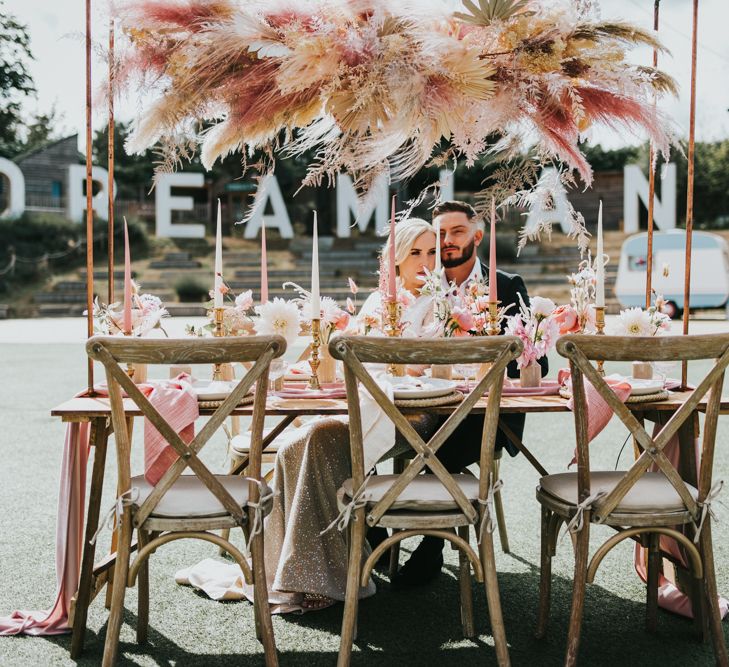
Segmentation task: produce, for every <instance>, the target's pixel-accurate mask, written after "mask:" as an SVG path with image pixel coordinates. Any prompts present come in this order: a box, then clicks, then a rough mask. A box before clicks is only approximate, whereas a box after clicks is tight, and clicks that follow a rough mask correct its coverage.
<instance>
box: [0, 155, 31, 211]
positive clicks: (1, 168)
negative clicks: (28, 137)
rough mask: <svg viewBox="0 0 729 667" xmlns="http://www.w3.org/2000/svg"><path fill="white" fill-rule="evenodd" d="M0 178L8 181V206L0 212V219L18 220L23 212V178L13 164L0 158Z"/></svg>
mask: <svg viewBox="0 0 729 667" xmlns="http://www.w3.org/2000/svg"><path fill="white" fill-rule="evenodd" d="M0 176H5V178H7V179H8V184H9V186H10V187H9V188H8V189H7V198H8V205H7V207H6V208H5V210H4V211H0V218H19V217H20V216H21V215H23V212H24V211H25V177H24V176H23V172H22V171H20V167H18V165H17V164H15V162H11V161H10V160H6V159H5V158H4V157H0Z"/></svg>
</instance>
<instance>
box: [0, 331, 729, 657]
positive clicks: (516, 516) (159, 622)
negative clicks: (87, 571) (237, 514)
mask: <svg viewBox="0 0 729 667" xmlns="http://www.w3.org/2000/svg"><path fill="white" fill-rule="evenodd" d="M0 357H1V358H2V364H1V367H2V370H3V383H2V386H3V388H2V392H1V393H0V396H1V397H2V400H1V401H0V461H1V464H0V503H1V505H0V506H1V507H2V511H1V512H0V536H1V537H0V615H3V614H6V613H9V612H10V611H11V610H13V609H17V608H21V609H46V608H48V607H49V606H50V604H51V602H52V599H53V595H54V591H55V565H54V549H55V521H56V516H55V515H56V499H57V493H58V469H59V466H60V459H61V451H62V446H63V435H64V425H63V424H61V423H60V421H59V420H58V419H54V418H51V417H50V416H49V412H50V409H51V408H52V407H53V406H54V405H56V404H58V403H60V402H61V401H63V400H65V399H66V398H68V397H70V396H71V395H72V394H73V393H74V392H75V391H77V390H78V389H79V388H81V387H83V386H84V383H85V381H86V370H85V368H86V367H85V357H84V354H83V347H82V345H80V344H79V345H67V344H55V345H17V344H4V345H3V346H2V349H1V350H0ZM562 365H563V364H562V363H560V361H558V359H557V358H556V357H554V356H553V357H552V368H553V369H556V368H558V367H559V366H562ZM705 368H706V366H705V365H704V366H702V365H699V364H696V365H695V367H694V366H693V365H692V367H691V376H692V377H696V376H697V375H698V374H700V373H701V372H702V370H705ZM552 374H554V371H553V373H552ZM151 376H154V372H152V373H151ZM99 378H100V376H99ZM728 427H729V420H728V419H727V418H726V417H722V418H721V419H720V421H719V435H718V442H717V456H716V465H715V479H722V478H729V474H728V473H729V428H728ZM135 431H136V436H137V439H136V441H135V452H134V458H135V460H134V465H135V466H136V469H137V470H138V469H140V468H141V455H142V447H141V441H140V437H141V431H142V429H141V428H137V429H136V430H135ZM626 436H627V432H626V430H625V428H624V427H622V425H620V423H619V422H618V420H617V419H614V420H613V421H612V422H611V423H610V425H609V426H608V428H606V430H605V431H604V432H603V433H602V434H601V435H600V436H599V437H598V438H597V439H596V441H595V442H594V443H593V445H592V451H593V455H594V458H593V461H594V466H595V467H596V468H597V467H604V468H613V467H615V463H616V459H617V457H618V454H619V452H620V449H621V446H622V445H623V443H624V442H625V439H626ZM525 442H526V444H527V445H528V446H530V447H531V448H532V449H533V451H534V452H535V453H536V454H537V455H538V456H539V458H540V459H541V460H542V461H543V463H544V464H545V466H546V467H547V469H548V470H550V471H555V472H556V471H560V470H564V469H565V466H566V464H567V463H568V462H569V460H570V458H571V454H572V449H573V446H574V445H573V443H574V430H573V421H572V417H571V415H569V414H556V415H554V414H552V415H550V414H544V415H539V416H535V415H531V416H529V417H528V419H527V426H526V432H525ZM631 458H632V452H631V447H630V446H628V447H626V448H625V449H624V451H623V452H622V456H621V458H620V464H621V467H623V468H624V467H626V466H628V465H629V463H630V460H631ZM204 459H205V460H206V461H207V463H208V464H209V465H210V466H211V467H214V468H215V469H217V470H220V471H223V470H224V469H225V442H224V438H223V436H222V435H220V436H219V437H217V439H215V440H214V441H213V442H212V443H211V444H210V445H209V447H208V448H207V449H206V450H205V451H204ZM115 474H116V473H115V467H114V450H113V447H111V448H110V450H109V465H108V469H107V472H106V480H105V493H104V500H103V509H106V508H107V507H109V506H110V505H111V503H112V501H113V490H114V480H115ZM502 476H503V478H504V482H505V486H504V490H503V494H504V500H505V506H506V519H507V525H508V532H509V540H510V543H511V551H512V553H511V555H505V554H503V553H501V550H500V547H499V544H498V536H496V535H495V536H494V537H495V540H496V551H497V564H498V571H499V585H500V589H501V599H502V604H503V609H504V618H505V622H506V631H507V637H508V640H509V645H510V651H511V660H512V664H514V665H559V664H561V663H562V661H563V658H564V648H565V640H566V630H567V624H568V619H569V608H570V599H571V572H572V556H571V547H570V540H569V538H565V539H564V540H562V541H561V542H560V543H559V545H558V553H557V557H556V558H555V559H554V566H553V570H554V580H553V592H552V611H551V616H550V626H549V632H548V635H547V637H546V638H545V639H544V640H541V641H540V640H536V639H535V638H534V636H533V631H534V626H535V622H536V610H537V596H538V576H539V516H540V514H539V506H538V504H537V502H536V500H535V497H534V489H535V487H536V484H537V473H536V472H535V471H534V470H533V469H532V468H531V466H530V465H529V464H528V463H527V462H526V460H525V459H524V458H523V457H517V458H514V459H511V458H509V457H505V458H504V460H503V463H502ZM719 512H720V515H723V516H724V517H725V518H726V514H727V513H726V511H725V510H723V509H721V508H719ZM610 532H611V531H610V529H609V528H600V527H597V528H595V529H593V531H592V535H593V543H594V546H597V544H598V540H599V539H601V538H602V539H605V538H606V537H607V536H608V535H609V534H610ZM728 536H729V528H728V527H727V523H718V524H715V525H714V545H715V553H716V563H717V576H718V583H719V589H720V591H723V592H724V593H729V540H728V539H727V537H728ZM109 541H110V534H109V532H108V531H107V532H105V533H104V534H103V535H102V536H101V538H100V549H101V550H102V551H104V550H106V549H107V548H108V545H109ZM415 544H416V541H414V540H411V541H408V542H406V543H405V546H404V549H403V550H402V555H401V558H402V559H404V558H406V557H407V555H408V553H409V551H410V550H411V549H412V548H413V547H414V546H415ZM215 554H216V551H215V547H214V546H212V545H209V544H205V543H196V542H193V541H183V542H177V543H174V544H172V545H168V546H166V547H163V548H161V549H160V550H159V551H158V552H157V553H156V554H155V555H154V557H153V558H152V559H151V561H150V562H151V606H150V632H149V643H148V644H147V645H146V646H138V645H137V644H136V641H135V633H134V623H135V620H136V599H137V598H136V591H135V590H133V589H130V590H129V591H128V594H127V601H126V615H125V624H124V626H123V628H122V633H121V648H120V659H119V664H121V665H125V664H134V665H185V666H187V665H206V666H209V665H232V664H239V665H240V664H242V665H248V664H250V665H261V664H263V654H262V651H261V648H260V645H259V644H258V642H257V641H256V639H255V633H254V628H253V609H252V606H251V605H250V604H249V603H247V602H228V603H219V602H213V601H211V600H209V599H207V598H206V597H205V596H203V595H202V594H199V593H196V592H195V591H193V590H192V589H189V588H184V587H180V586H177V585H176V584H175V582H174V579H173V576H174V573H175V572H176V571H177V570H178V569H179V568H182V567H185V566H188V565H190V564H192V563H195V562H197V561H199V560H201V559H202V558H206V557H210V556H215ZM445 556H446V567H445V570H444V573H443V575H442V576H441V577H440V579H439V580H438V581H437V582H435V583H434V584H432V585H429V586H427V587H424V588H422V589H420V590H417V591H414V592H410V593H393V592H391V591H390V589H389V585H388V582H387V580H386V578H383V577H382V576H381V575H376V583H377V586H378V593H377V595H376V596H374V597H373V598H371V599H368V600H365V601H363V602H362V603H361V606H360V620H359V639H358V641H357V643H356V646H355V650H354V655H353V660H352V662H353V664H355V665H365V664H367V665H398V666H399V665H435V664H437V665H439V666H442V667H444V666H446V665H457V666H458V667H463V666H465V665H483V664H495V654H494V651H493V644H492V639H491V637H490V634H489V630H488V628H489V625H488V614H487V610H486V602H485V595H484V593H483V589H482V588H481V587H480V586H479V585H478V584H476V583H475V582H474V605H475V616H476V624H477V627H478V628H479V629H480V631H481V633H480V636H479V637H478V638H477V639H476V640H464V639H463V637H462V635H461V627H460V620H459V612H458V584H457V579H456V573H457V562H458V561H457V554H456V552H454V551H452V550H451V549H450V548H447V549H446V550H445ZM644 598H645V588H644V586H643V584H642V583H641V582H640V581H639V580H638V578H637V576H636V575H635V573H634V571H633V567H632V547H631V545H629V544H627V543H623V544H622V545H621V546H620V547H618V548H617V549H615V550H614V551H613V552H612V553H611V554H610V555H609V556H608V557H607V558H606V560H605V561H604V563H603V565H602V566H601V568H600V570H599V572H598V575H597V578H596V583H595V584H593V585H590V586H589V587H588V590H587V598H586V604H585V616H584V622H583V631H582V641H581V647H580V662H581V664H584V665H617V664H634V663H640V664H642V665H663V666H665V665H682V666H688V665H711V664H713V661H714V660H713V653H712V650H711V645H710V644H708V643H707V644H701V643H699V642H697V640H696V639H695V636H694V634H693V628H692V624H691V622H689V621H687V620H686V619H682V618H678V617H675V616H672V615H670V614H668V613H665V612H660V613H659V623H658V633H657V634H655V635H650V634H648V633H646V632H645V631H644V619H645V605H644ZM341 614H342V607H341V605H336V606H334V607H332V608H329V609H326V610H324V611H321V612H316V613H310V614H307V615H304V616H295V615H288V616H277V617H274V621H273V626H274V632H275V635H276V642H277V645H278V649H279V653H280V662H281V664H282V665H320V664H321V665H333V664H334V663H335V661H336V655H337V650H338V646H339V629H340V623H341ZM107 616H108V612H107V611H106V610H105V608H104V604H103V596H101V597H99V598H97V600H95V601H94V603H93V604H92V606H91V608H90V610H89V619H88V631H87V638H86V649H85V652H84V654H83V656H82V658H81V659H80V660H79V661H78V663H77V664H79V665H96V664H99V663H100V660H101V656H102V652H103V642H104V636H105V624H106V621H107ZM724 627H725V637H727V636H729V623H725V624H724ZM69 646H70V635H62V636H58V637H49V638H43V637H2V638H0V665H2V666H3V667H15V666H26V665H71V664H74V661H72V660H71V659H70V657H69V653H68V650H69Z"/></svg>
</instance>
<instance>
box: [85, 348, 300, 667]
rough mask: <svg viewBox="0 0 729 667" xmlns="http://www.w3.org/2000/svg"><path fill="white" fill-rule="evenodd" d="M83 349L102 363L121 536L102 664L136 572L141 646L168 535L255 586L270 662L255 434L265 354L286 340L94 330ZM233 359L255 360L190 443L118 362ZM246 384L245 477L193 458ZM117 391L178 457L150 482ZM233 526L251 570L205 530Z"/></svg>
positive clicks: (262, 401) (261, 413) (261, 412)
mask: <svg viewBox="0 0 729 667" xmlns="http://www.w3.org/2000/svg"><path fill="white" fill-rule="evenodd" d="M86 350H87V352H88V354H89V356H90V357H91V358H93V359H95V360H97V361H100V362H101V363H102V364H103V365H104V369H105V371H106V378H107V382H108V386H109V398H110V403H111V414H112V424H113V429H114V434H115V441H116V451H117V466H118V487H117V488H118V493H119V494H120V495H119V498H118V500H117V503H116V505H117V508H118V509H117V513H118V514H119V515H120V516H118V525H117V530H118V531H119V539H118V547H117V556H116V564H115V574H114V579H113V591H112V603H111V611H110V617H109V623H108V626H107V634H106V643H105V646H104V658H103V664H104V665H105V666H107V665H113V664H114V663H115V661H116V657H117V653H118V645H119V632H120V629H121V623H122V616H123V611H124V595H125V590H126V587H127V586H133V585H134V583H135V580H136V578H137V575H139V613H138V625H137V640H138V641H139V642H140V643H144V642H145V641H146V637H147V624H148V617H149V609H148V606H149V582H148V560H147V559H148V557H149V556H150V555H151V554H152V553H153V552H154V551H155V550H156V549H157V548H159V547H160V546H161V545H163V544H166V543H167V542H172V541H174V540H178V539H182V538H196V539H201V540H206V541H208V542H212V543H214V544H217V545H218V546H221V547H224V548H225V550H226V551H227V552H228V553H230V554H231V555H232V556H233V557H234V558H235V560H236V561H237V563H238V564H239V565H240V567H241V570H242V572H243V575H244V578H245V580H246V582H247V583H249V584H251V583H252V584H254V591H255V593H254V597H255V601H254V610H255V621H256V623H255V625H256V634H257V636H258V638H259V640H260V641H261V643H262V644H263V649H264V654H265V660H266V664H267V665H277V664H278V659H277V655H276V646H275V641H274V636H273V628H272V625H271V617H270V612H269V607H268V593H267V590H266V575H265V569H264V560H263V533H262V522H263V515H264V514H265V513H266V512H267V511H269V510H270V503H269V502H268V500H269V499H270V498H269V499H267V498H266V497H265V496H266V495H268V489H267V487H265V485H264V484H263V483H262V480H261V440H262V432H263V422H264V419H265V407H266V394H267V388H268V369H269V365H270V363H271V360H272V359H274V358H276V357H280V356H281V355H282V354H283V353H284V352H285V350H286V341H285V340H284V339H283V338H281V337H280V336H256V337H248V338H209V339H192V340H191V339H178V340H175V339H165V340H142V339H134V338H132V339H127V338H112V337H95V338H92V339H90V340H89V341H88V343H87V345H86ZM234 361H254V362H255V363H254V364H253V366H252V367H251V368H250V370H249V371H248V372H247V373H246V375H245V377H243V378H242V379H241V380H240V382H239V383H238V384H237V385H236V387H235V388H234V389H233V391H232V392H231V393H230V395H229V396H228V397H227V398H226V399H225V400H224V401H223V402H222V404H221V405H220V407H219V408H217V410H215V412H214V413H213V415H212V416H211V417H210V419H209V420H208V421H207V423H206V424H205V426H204V427H203V428H202V429H201V430H200V432H199V433H198V434H197V435H196V436H195V438H194V439H193V440H192V441H191V442H190V443H189V444H186V443H185V442H184V441H183V440H182V439H181V438H180V436H179V435H178V434H177V433H176V432H175V431H174V430H173V428H172V427H171V426H170V425H169V424H168V423H167V422H166V421H165V419H164V418H163V417H162V416H161V415H160V413H159V412H158V411H157V410H156V409H155V408H154V407H153V406H152V404H151V403H150V402H149V400H148V399H147V397H146V396H144V394H143V393H142V392H141V391H140V390H139V388H138V387H137V386H136V385H135V384H134V382H133V381H132V380H130V378H129V377H128V376H127V374H126V373H125V372H124V370H123V369H122V368H121V366H120V364H122V363H147V364H181V363H187V364H216V363H227V362H234ZM254 383H255V396H254V402H253V417H252V421H253V426H252V436H251V452H250V462H249V466H248V470H247V475H248V477H247V478H244V477H241V476H238V475H218V474H214V473H213V472H211V471H210V470H209V469H208V468H207V467H206V466H205V464H204V463H203V462H202V461H201V460H200V458H199V453H200V450H201V449H202V448H203V446H205V445H206V444H207V442H208V441H209V439H210V437H211V436H212V435H213V433H215V431H216V430H217V429H218V428H219V427H220V426H221V425H222V424H223V423H224V421H225V419H226V418H228V417H229V415H230V413H231V412H232V411H233V410H234V409H235V407H236V406H237V405H238V404H239V403H240V401H241V399H242V398H243V397H244V396H245V395H246V394H247V393H248V392H249V391H250V390H251V388H252V387H253V385H254ZM123 393H126V395H127V396H128V398H129V399H131V400H132V401H133V402H134V404H135V405H136V406H137V407H138V408H139V410H140V411H141V412H142V414H143V415H144V416H145V417H146V418H147V419H149V421H150V422H151V423H152V424H153V425H154V427H155V428H156V429H157V430H158V431H159V433H160V434H161V435H162V437H163V438H164V439H165V440H166V441H167V442H168V443H169V444H170V445H171V446H172V447H173V448H174V449H175V450H176V451H177V453H178V455H179V458H178V459H177V460H176V461H175V462H174V463H173V464H172V465H171V466H170V467H169V469H168V470H167V472H166V473H164V475H162V477H161V479H160V480H159V482H158V483H157V484H156V485H152V484H150V483H148V482H147V481H146V480H145V478H144V476H142V475H139V476H136V477H132V476H131V471H130V451H131V442H130V437H129V432H128V430H127V420H126V419H125V414H124V398H123ZM187 469H189V470H190V471H191V472H192V473H193V474H192V475H189V474H188V475H184V476H183V475H182V473H183V472H185V471H186V470H187ZM262 493H263V494H264V497H262ZM233 527H239V528H242V529H243V530H244V531H246V530H247V529H249V528H250V540H249V544H248V546H249V548H250V553H251V558H252V568H251V567H249V565H248V562H247V560H246V557H245V556H244V554H243V553H241V551H240V550H239V549H237V548H236V547H235V546H234V545H233V544H231V543H230V542H229V541H228V540H226V539H223V538H222V537H220V536H219V535H217V534H215V533H212V532H209V531H213V530H218V529H221V528H233ZM135 528H136V530H137V536H138V546H139V550H138V554H137V557H136V559H135V561H134V563H133V564H132V565H131V566H130V563H129V557H130V550H131V541H132V532H133V530H134V529H135Z"/></svg>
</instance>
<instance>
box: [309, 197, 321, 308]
mask: <svg viewBox="0 0 729 667" xmlns="http://www.w3.org/2000/svg"><path fill="white" fill-rule="evenodd" d="M320 314H321V299H320V297H319V232H318V229H317V220H316V211H314V239H313V241H312V246H311V316H312V318H314V319H319V317H320Z"/></svg>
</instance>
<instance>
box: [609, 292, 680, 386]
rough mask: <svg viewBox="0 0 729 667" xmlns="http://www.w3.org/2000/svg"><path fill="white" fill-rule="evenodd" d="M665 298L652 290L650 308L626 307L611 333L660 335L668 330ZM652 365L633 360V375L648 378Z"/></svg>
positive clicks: (669, 327)
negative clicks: (664, 310)
mask: <svg viewBox="0 0 729 667" xmlns="http://www.w3.org/2000/svg"><path fill="white" fill-rule="evenodd" d="M665 306H666V300H665V299H664V298H663V296H662V295H660V294H656V293H655V291H654V292H653V304H652V305H651V306H650V308H647V309H645V310H644V309H643V308H627V309H625V310H621V311H620V315H618V318H617V321H616V322H615V325H614V326H613V327H612V329H613V330H612V331H611V333H613V334H614V335H616V336H661V335H663V334H666V333H668V332H670V330H671V318H670V317H669V316H668V315H667V314H666V313H664V312H663V309H664V308H665ZM653 367H654V365H653V364H651V363H650V362H646V361H634V362H633V377H634V378H638V379H643V380H650V379H651V378H652V377H653Z"/></svg>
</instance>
